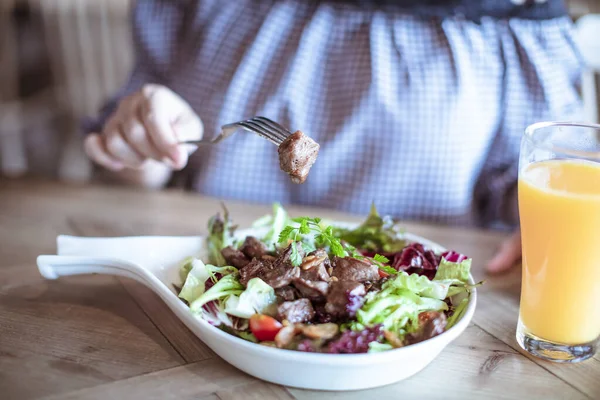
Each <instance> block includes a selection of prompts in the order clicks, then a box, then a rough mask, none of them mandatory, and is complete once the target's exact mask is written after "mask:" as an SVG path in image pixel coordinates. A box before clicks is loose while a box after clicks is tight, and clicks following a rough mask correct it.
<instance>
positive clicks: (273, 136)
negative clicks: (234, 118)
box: [238, 117, 292, 145]
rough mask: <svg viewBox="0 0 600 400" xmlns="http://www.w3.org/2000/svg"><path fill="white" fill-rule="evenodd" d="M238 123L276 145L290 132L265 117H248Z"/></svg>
mask: <svg viewBox="0 0 600 400" xmlns="http://www.w3.org/2000/svg"><path fill="white" fill-rule="evenodd" d="M238 125H240V126H243V127H244V128H247V129H250V130H252V131H254V132H256V133H258V134H259V135H261V136H263V137H264V138H266V139H268V140H270V141H271V142H273V143H275V144H276V145H280V144H281V143H282V142H283V141H284V140H285V139H286V138H287V137H288V136H289V135H291V134H292V133H291V132H290V131H289V130H287V129H286V128H284V127H283V126H281V125H279V124H278V123H277V122H275V121H272V120H270V119H268V118H265V117H254V118H250V119H248V120H246V121H242V122H238Z"/></svg>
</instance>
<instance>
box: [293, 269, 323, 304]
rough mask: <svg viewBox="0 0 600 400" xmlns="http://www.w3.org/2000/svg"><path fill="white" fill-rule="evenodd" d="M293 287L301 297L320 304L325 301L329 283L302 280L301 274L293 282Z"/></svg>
mask: <svg viewBox="0 0 600 400" xmlns="http://www.w3.org/2000/svg"><path fill="white" fill-rule="evenodd" d="M293 283H294V286H295V287H296V289H298V291H299V292H300V294H301V295H302V297H306V298H307V299H310V300H312V301H317V302H322V301H324V300H325V297H326V296H327V290H328V289H329V283H328V282H323V281H308V280H305V279H302V274H300V278H296V279H294V281H293Z"/></svg>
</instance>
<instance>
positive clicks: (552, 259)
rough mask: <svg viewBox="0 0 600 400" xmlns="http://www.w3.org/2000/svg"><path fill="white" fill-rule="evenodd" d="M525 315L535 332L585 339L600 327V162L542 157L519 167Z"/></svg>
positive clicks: (557, 339)
mask: <svg viewBox="0 0 600 400" xmlns="http://www.w3.org/2000/svg"><path fill="white" fill-rule="evenodd" d="M519 212H520V218H521V234H522V242H523V283H522V284H523V288H522V291H521V309H520V317H521V322H522V323H523V325H524V326H525V328H526V329H527V330H528V331H529V332H530V333H532V334H533V335H535V336H537V337H539V338H541V339H544V340H546V341H550V342H554V343H562V344H584V343H588V342H592V341H594V340H596V339H597V338H598V336H599V335H600V163H593V162H587V161H575V160H552V161H542V162H536V163H533V164H530V165H528V166H527V167H526V168H524V170H523V171H521V174H520V177H519Z"/></svg>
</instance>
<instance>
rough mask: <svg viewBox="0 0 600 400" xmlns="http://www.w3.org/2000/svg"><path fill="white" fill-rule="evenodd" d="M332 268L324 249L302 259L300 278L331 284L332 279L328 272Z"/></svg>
mask: <svg viewBox="0 0 600 400" xmlns="http://www.w3.org/2000/svg"><path fill="white" fill-rule="evenodd" d="M330 267H331V262H330V261H329V257H328V256H327V252H326V251H325V250H323V249H318V250H315V251H313V252H312V253H310V254H309V255H307V256H306V257H304V258H303V259H302V264H301V265H300V270H301V272H300V278H302V279H304V280H307V281H324V282H329V281H330V280H331V277H330V276H329V273H328V272H327V270H328V269H329V268H330Z"/></svg>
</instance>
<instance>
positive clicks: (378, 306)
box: [177, 204, 477, 354]
mask: <svg viewBox="0 0 600 400" xmlns="http://www.w3.org/2000/svg"><path fill="white" fill-rule="evenodd" d="M255 228H258V229H255V230H254V231H253V232H255V235H242V236H240V235H239V234H237V232H236V227H235V226H234V225H233V224H232V221H231V220H230V218H229V215H228V213H227V210H226V209H224V213H223V215H219V214H217V215H216V216H214V217H212V218H211V219H210V221H209V236H208V237H207V245H208V253H209V254H208V257H207V259H203V260H201V259H188V260H186V261H185V262H184V263H183V265H182V267H181V278H182V282H183V284H182V286H181V287H178V288H177V293H178V296H179V298H180V299H181V300H182V301H183V302H185V304H187V305H188V306H189V309H190V312H191V313H193V314H194V315H195V316H196V317H198V318H201V319H203V320H205V321H207V322H209V323H210V324H211V325H213V326H216V327H218V328H220V329H222V330H223V331H226V332H227V333H229V334H231V335H235V336H238V337H240V338H242V339H245V340H247V341H251V342H255V343H258V344H259V345H264V346H269V347H275V348H279V349H284V350H294V351H300V352H309V353H323V354H356V353H374V352H385V351H388V350H392V349H396V348H404V347H409V346H413V345H415V344H417V343H420V342H424V341H427V340H430V339H432V338H434V337H436V336H438V335H442V334H443V333H444V332H446V331H448V330H449V329H451V328H452V327H453V326H454V325H455V324H456V323H457V322H458V321H459V320H460V319H461V317H462V315H463V314H464V313H465V310H466V309H467V305H468V304H469V300H470V295H471V292H472V291H473V288H474V286H477V285H474V284H473V283H472V281H470V275H469V272H470V267H471V261H472V260H471V259H470V258H469V257H467V256H465V255H462V254H460V253H457V252H454V251H443V252H439V251H437V252H436V251H434V249H431V248H429V247H428V246H427V245H426V244H423V243H420V242H418V241H412V240H408V239H407V236H406V235H403V234H402V232H400V231H399V229H398V227H397V225H396V224H395V223H394V222H393V221H392V220H391V219H390V218H387V217H384V218H382V217H381V216H379V214H378V213H377V210H376V209H375V207H372V209H371V212H370V214H369V216H368V217H367V219H366V220H365V221H364V222H363V223H362V224H361V225H359V226H358V227H355V228H345V227H338V226H332V225H329V224H328V223H326V222H325V221H323V220H321V219H320V218H314V217H311V218H309V217H302V218H294V219H290V218H289V217H288V215H287V213H286V211H285V210H284V209H283V208H282V207H281V206H280V205H278V204H275V205H274V212H273V215H271V216H266V217H264V218H262V219H260V220H258V221H257V222H256V223H255ZM257 232H262V233H261V234H260V235H259V234H258V233H257Z"/></svg>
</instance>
